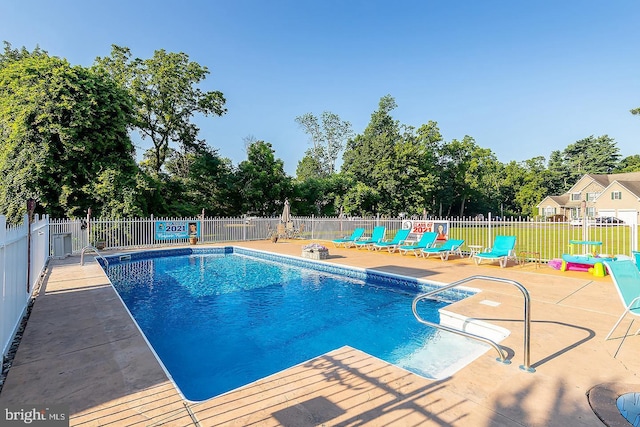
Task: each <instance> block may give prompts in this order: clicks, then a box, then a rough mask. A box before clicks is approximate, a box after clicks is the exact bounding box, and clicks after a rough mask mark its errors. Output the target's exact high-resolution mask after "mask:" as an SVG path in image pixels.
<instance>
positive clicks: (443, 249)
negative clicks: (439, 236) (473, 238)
mask: <svg viewBox="0 0 640 427" xmlns="http://www.w3.org/2000/svg"><path fill="white" fill-rule="evenodd" d="M463 244H464V240H462V239H449V240H447V241H446V242H444V243H443V244H442V246H438V247H437V248H425V249H422V250H421V251H420V255H422V256H423V257H426V258H429V255H431V254H439V255H440V259H442V260H443V261H447V260H448V259H449V255H451V254H452V253H457V254H458V255H460V257H462V251H461V250H460V247H461V246H462V245H463Z"/></svg>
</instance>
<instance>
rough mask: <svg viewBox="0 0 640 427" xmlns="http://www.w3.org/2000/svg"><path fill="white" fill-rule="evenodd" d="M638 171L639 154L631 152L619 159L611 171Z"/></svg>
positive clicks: (639, 165) (639, 169)
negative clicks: (629, 154)
mask: <svg viewBox="0 0 640 427" xmlns="http://www.w3.org/2000/svg"><path fill="white" fill-rule="evenodd" d="M626 172H640V155H638V154H633V155H631V156H627V157H625V158H624V159H622V160H620V163H618V166H616V167H615V169H614V170H613V173H626Z"/></svg>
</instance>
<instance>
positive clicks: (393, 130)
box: [342, 95, 402, 214]
mask: <svg viewBox="0 0 640 427" xmlns="http://www.w3.org/2000/svg"><path fill="white" fill-rule="evenodd" d="M396 106H397V104H396V102H395V99H394V98H393V97H391V96H390V95H386V96H383V97H382V98H380V102H379V103H378V110H377V111H375V112H374V113H373V114H372V115H371V121H370V122H369V124H368V125H367V127H366V128H365V130H364V132H363V134H361V135H356V136H355V138H353V139H350V140H349V141H348V142H347V146H346V149H345V152H344V155H343V164H342V172H343V173H344V174H345V175H346V177H347V178H348V179H351V180H353V181H354V182H355V183H360V184H361V185H357V186H355V187H352V188H350V189H349V190H348V191H349V192H352V193H353V194H351V195H349V194H347V195H345V199H344V200H346V201H348V202H349V205H348V206H347V205H345V206H344V208H345V210H348V211H350V212H353V213H357V211H358V209H359V208H358V205H357V203H363V204H362V205H361V211H362V214H364V213H381V214H392V213H393V210H394V202H393V200H392V198H393V189H394V188H395V185H389V183H388V180H389V170H388V168H389V167H390V165H393V164H394V163H395V161H394V157H395V150H396V148H395V145H396V143H397V142H398V141H401V140H402V135H401V133H400V124H399V122H398V121H397V120H395V119H394V118H393V117H392V116H391V111H393V110H394V109H395V108H396ZM354 203H356V205H354ZM372 203H375V205H372Z"/></svg>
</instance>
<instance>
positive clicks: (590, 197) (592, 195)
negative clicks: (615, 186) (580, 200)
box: [587, 193, 600, 201]
mask: <svg viewBox="0 0 640 427" xmlns="http://www.w3.org/2000/svg"><path fill="white" fill-rule="evenodd" d="M599 195H600V194H599V193H587V201H594V200H595V199H596V198H597V197H598V196H599Z"/></svg>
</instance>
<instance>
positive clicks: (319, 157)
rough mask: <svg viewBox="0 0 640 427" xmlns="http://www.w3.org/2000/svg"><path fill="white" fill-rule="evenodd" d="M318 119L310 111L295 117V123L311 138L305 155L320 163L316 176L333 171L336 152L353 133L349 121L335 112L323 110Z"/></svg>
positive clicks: (326, 174)
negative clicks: (318, 172) (310, 146)
mask: <svg viewBox="0 0 640 427" xmlns="http://www.w3.org/2000/svg"><path fill="white" fill-rule="evenodd" d="M320 120H321V121H318V118H317V117H316V116H314V115H313V114H312V113H306V114H303V115H302V116H298V117H296V123H298V124H299V125H300V127H302V129H304V131H305V133H307V134H308V135H309V137H310V138H311V143H312V148H311V149H310V150H309V151H308V152H307V155H308V156H309V157H311V158H312V159H314V160H315V162H317V164H319V165H320V175H318V176H317V177H322V176H328V175H331V174H332V173H334V172H335V167H336V160H338V154H339V153H340V151H341V150H342V148H343V147H344V142H345V141H346V140H348V139H349V138H350V137H351V135H352V134H353V131H352V129H351V123H349V122H347V121H344V120H342V119H340V117H339V116H338V115H337V114H335V113H332V112H330V111H325V112H323V113H322V115H321V118H320Z"/></svg>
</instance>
